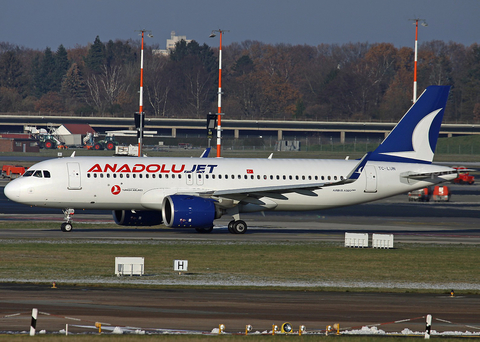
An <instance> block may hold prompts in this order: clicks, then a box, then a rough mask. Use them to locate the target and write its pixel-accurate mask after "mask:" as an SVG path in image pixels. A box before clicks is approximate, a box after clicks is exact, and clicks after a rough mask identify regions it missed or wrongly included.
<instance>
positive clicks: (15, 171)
mask: <svg viewBox="0 0 480 342" xmlns="http://www.w3.org/2000/svg"><path fill="white" fill-rule="evenodd" d="M25 170H26V168H25V167H24V166H19V165H3V166H2V178H10V179H13V178H18V177H20V176H21V175H23V174H24V173H25Z"/></svg>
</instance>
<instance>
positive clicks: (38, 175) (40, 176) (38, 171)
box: [33, 170, 42, 178]
mask: <svg viewBox="0 0 480 342" xmlns="http://www.w3.org/2000/svg"><path fill="white" fill-rule="evenodd" d="M33 177H38V178H42V171H40V170H37V171H35V173H34V174H33Z"/></svg>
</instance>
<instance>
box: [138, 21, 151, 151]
mask: <svg viewBox="0 0 480 342" xmlns="http://www.w3.org/2000/svg"><path fill="white" fill-rule="evenodd" d="M140 32H141V35H142V49H141V53H140V92H139V93H140V100H139V104H140V106H139V107H140V108H139V109H138V115H139V118H140V120H139V121H140V122H139V127H138V130H139V132H138V156H139V157H141V156H142V144H143V120H144V113H143V38H144V33H145V32H150V31H147V30H140ZM147 36H148V37H150V38H153V36H152V35H151V34H150V33H149V34H148V35H147Z"/></svg>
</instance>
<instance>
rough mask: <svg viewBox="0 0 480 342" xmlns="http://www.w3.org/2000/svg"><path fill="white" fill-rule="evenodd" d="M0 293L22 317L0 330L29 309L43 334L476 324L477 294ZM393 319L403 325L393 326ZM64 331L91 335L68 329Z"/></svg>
mask: <svg viewBox="0 0 480 342" xmlns="http://www.w3.org/2000/svg"><path fill="white" fill-rule="evenodd" d="M0 291H1V293H2V298H1V299H0V306H1V311H0V315H2V316H3V315H5V314H11V313H20V312H22V313H25V314H24V315H21V316H15V317H12V318H3V319H0V327H1V328H0V332H1V331H3V332H5V331H21V330H28V329H27V328H28V326H29V323H30V312H31V309H32V307H36V308H38V309H39V311H40V312H42V313H46V314H50V315H48V316H47V315H44V314H40V315H39V318H38V323H37V330H42V329H44V330H47V331H48V332H55V331H56V332H58V331H60V330H61V329H64V328H65V324H71V325H86V326H93V325H94V323H95V322H104V324H103V326H104V327H111V326H121V327H127V326H128V327H135V328H138V329H143V330H149V331H151V332H157V333H159V331H158V330H157V331H154V330H153V329H168V330H189V331H190V332H193V331H201V332H211V331H212V330H213V329H214V328H218V325H219V324H224V325H225V327H226V330H225V331H226V332H230V333H239V332H240V333H241V332H244V331H245V326H246V325H247V324H250V325H252V326H253V328H254V331H259V332H265V331H271V330H272V324H276V325H278V326H279V327H280V326H281V324H282V323H284V322H289V323H291V324H292V326H293V327H294V329H295V330H298V327H299V326H300V325H305V326H306V327H307V331H310V332H315V331H320V330H325V327H326V326H327V325H333V324H335V323H338V324H340V328H341V329H342V330H349V331H351V330H355V329H360V328H361V327H362V326H365V325H376V326H377V328H378V329H381V330H383V331H385V332H401V331H402V330H404V329H406V328H408V329H409V330H411V331H418V332H422V331H424V327H425V318H424V317H423V316H426V315H427V314H431V315H432V316H433V317H434V323H433V329H435V330H437V331H455V330H456V331H472V330H473V331H475V329H472V328H469V327H467V326H471V325H473V326H475V325H476V326H479V315H478V308H479V307H480V296H458V297H453V298H452V297H450V296H449V295H447V294H445V295H432V294H392V293H369V292H367V293H348V292H346V293H345V292H306V291H288V292H286V291H245V290H206V289H194V290H191V289H159V290H141V289H119V288H92V287H89V288H88V287H67V286H61V287H59V288H57V289H52V288H51V287H50V286H41V285H17V284H0ZM66 317H67V318H66ZM69 318H74V319H75V320H72V319H69ZM436 319H441V320H443V321H444V320H448V321H450V322H452V324H447V323H445V322H443V321H439V320H436ZM399 320H402V321H403V320H405V321H403V322H399V323H392V322H394V321H399ZM386 323H388V324H386ZM453 323H454V324H453ZM107 324H108V325H107ZM150 329H151V330H150ZM479 329H480V326H479ZM69 330H70V331H71V332H85V331H90V332H93V331H95V329H92V328H91V329H90V330H88V329H85V328H79V327H73V326H72V327H70V329H69Z"/></svg>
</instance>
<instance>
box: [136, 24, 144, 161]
mask: <svg viewBox="0 0 480 342" xmlns="http://www.w3.org/2000/svg"><path fill="white" fill-rule="evenodd" d="M144 33H145V30H142V50H141V53H140V109H139V110H138V114H139V118H140V127H139V128H138V129H139V134H138V156H139V157H141V156H142V143H143V141H142V139H143V127H142V126H143V35H144Z"/></svg>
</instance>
